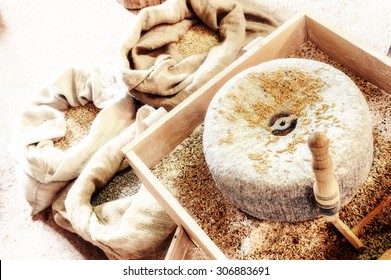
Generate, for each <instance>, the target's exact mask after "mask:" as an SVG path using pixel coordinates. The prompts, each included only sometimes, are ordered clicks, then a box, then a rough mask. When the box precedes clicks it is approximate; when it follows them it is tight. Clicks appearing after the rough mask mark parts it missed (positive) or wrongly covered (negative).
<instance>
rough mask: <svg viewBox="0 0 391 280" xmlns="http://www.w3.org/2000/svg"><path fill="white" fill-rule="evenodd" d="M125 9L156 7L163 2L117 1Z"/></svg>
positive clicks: (153, 0) (149, 0)
mask: <svg viewBox="0 0 391 280" xmlns="http://www.w3.org/2000/svg"><path fill="white" fill-rule="evenodd" d="M118 1H119V2H120V3H121V4H122V5H123V6H124V7H125V8H126V9H129V10H138V9H142V8H145V7H149V6H156V5H159V4H161V3H163V2H164V1H165V0H118Z"/></svg>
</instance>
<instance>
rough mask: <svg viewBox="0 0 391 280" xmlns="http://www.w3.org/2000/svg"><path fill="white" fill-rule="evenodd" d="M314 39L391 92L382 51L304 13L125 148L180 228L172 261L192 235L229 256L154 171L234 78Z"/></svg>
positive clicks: (214, 254)
mask: <svg viewBox="0 0 391 280" xmlns="http://www.w3.org/2000/svg"><path fill="white" fill-rule="evenodd" d="M308 41H310V42H312V43H314V44H315V45H316V46H317V47H318V48H320V49H321V50H322V51H323V52H324V53H326V54H327V55H328V56H330V57H331V58H332V59H334V60H335V61H336V62H338V63H340V64H341V65H343V66H344V67H346V68H347V69H349V70H351V71H352V72H353V73H355V74H356V75H358V76H360V77H362V78H363V79H365V80H367V81H368V82H371V83H373V84H374V85H376V86H378V87H379V88H381V89H383V90H384V91H386V92H391V78H390V77H391V59H390V58H388V57H387V56H385V55H381V54H378V53H376V52H375V51H373V50H371V49H370V48H369V47H367V46H365V45H364V44H363V43H362V42H359V41H358V40H357V39H355V38H353V37H352V36H350V35H347V34H344V33H343V32H341V31H340V30H338V29H337V28H335V27H333V26H331V25H329V24H327V23H325V22H324V21H323V20H321V19H320V18H319V17H318V16H314V15H312V14H310V13H307V12H305V13H299V14H298V15H296V16H295V17H293V18H292V19H291V20H289V21H287V22H286V23H284V24H283V25H282V26H281V27H279V28H278V29H277V30H276V31H274V32H273V33H271V34H270V35H269V36H268V37H266V38H264V39H263V40H257V41H255V44H254V45H253V46H252V47H251V48H250V49H249V50H248V51H246V52H245V53H244V54H243V55H242V56H241V57H240V58H238V59H237V60H236V61H235V62H233V63H232V64H231V65H230V66H228V67H227V68H226V69H224V70H223V71H222V72H221V73H220V74H219V75H217V76H216V77H214V78H213V79H211V80H210V81H209V82H208V83H206V84H205V85H204V86H203V87H201V88H200V89H199V90H198V91H196V92H195V93H193V94H192V95H191V96H190V97H188V98H187V99H186V100H184V101H183V102H182V103H181V104H179V105H178V106H177V107H176V108H174V109H173V110H172V111H170V112H169V113H168V114H167V115H166V116H164V117H163V118H162V119H160V120H159V121H158V122H157V123H155V124H154V125H153V126H152V127H151V128H150V129H148V130H147V131H146V132H144V133H143V134H142V135H140V137H138V138H137V139H135V140H134V141H132V142H131V143H129V144H128V145H127V146H125V147H124V148H123V152H124V153H125V154H126V156H127V159H128V160H129V163H130V165H131V167H132V168H133V169H134V172H135V174H136V175H137V176H138V177H139V179H140V180H141V182H142V183H143V184H144V185H145V186H146V188H147V189H148V190H149V191H150V192H151V193H152V194H153V196H154V197H155V198H156V199H157V200H158V201H159V202H160V203H161V205H162V206H163V207H164V208H165V210H166V211H167V213H168V214H169V215H170V216H171V218H172V219H173V220H174V221H175V222H176V223H177V224H178V226H179V227H178V230H177V232H176V234H175V235H174V239H173V242H172V244H171V247H170V248H169V251H168V253H167V258H168V259H172V258H175V259H180V258H181V257H183V255H184V253H185V251H186V248H187V246H188V244H187V241H186V240H188V239H187V237H189V238H190V239H191V241H192V242H193V243H194V244H196V245H197V246H198V247H199V248H200V249H202V250H203V251H204V252H205V253H206V254H207V255H208V257H210V258H211V259H225V258H226V256H225V255H224V253H223V252H222V251H221V250H220V249H219V248H218V247H217V246H216V245H215V244H214V243H213V241H212V240H211V239H210V238H209V237H208V235H207V234H206V233H205V232H204V231H203V230H202V228H201V227H200V226H199V225H198V224H197V223H196V222H195V220H194V219H193V218H192V217H191V216H190V215H189V214H188V213H187V212H186V210H185V209H184V208H183V207H182V205H181V204H180V203H179V202H178V201H177V200H176V199H175V198H174V196H173V195H172V194H171V193H170V192H169V191H168V190H167V189H166V188H165V187H164V185H163V184H162V183H161V182H160V181H159V180H158V179H157V177H156V176H155V175H154V174H153V173H152V172H151V170H150V168H151V167H153V166H154V165H156V164H157V163H159V162H160V161H161V160H162V159H163V158H164V157H165V156H167V155H168V154H170V153H171V152H172V151H173V150H174V149H175V148H176V147H177V146H178V145H179V144H180V143H182V142H183V141H184V140H185V139H186V138H187V137H188V136H189V135H190V134H191V133H192V132H193V131H194V130H195V128H196V127H197V126H199V125H200V124H201V123H202V122H203V120H204V117H205V114H206V111H207V108H208V105H209V102H210V101H211V99H212V98H213V96H214V94H215V93H216V92H217V91H218V90H219V89H220V88H221V87H222V86H223V85H224V84H225V83H226V82H227V81H228V80H229V79H231V78H232V77H234V76H235V75H236V74H238V73H240V72H241V71H243V70H245V69H247V68H249V67H252V66H255V65H257V64H260V63H262V62H266V61H269V60H272V59H278V58H284V57H287V56H289V55H290V54H292V53H293V52H294V51H295V50H297V49H298V48H299V46H300V45H302V44H303V43H305V42H308Z"/></svg>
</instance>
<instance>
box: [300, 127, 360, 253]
mask: <svg viewBox="0 0 391 280" xmlns="http://www.w3.org/2000/svg"><path fill="white" fill-rule="evenodd" d="M308 146H309V148H310V150H311V153H312V169H313V172H314V175H315V183H314V186H313V189H314V195H315V200H316V203H317V205H318V206H319V207H320V210H321V213H322V214H323V217H324V218H325V219H326V221H328V222H331V223H332V224H333V225H334V226H335V227H336V228H337V229H338V230H339V232H340V233H342V235H343V236H344V237H345V238H346V239H347V240H348V241H349V242H350V243H351V244H352V245H353V246H354V247H355V248H356V249H357V250H359V251H362V250H364V249H365V247H364V244H363V243H362V242H361V240H360V239H359V238H358V237H357V236H356V235H355V234H354V233H353V232H352V231H351V230H350V228H349V227H348V226H347V225H345V224H344V223H343V222H342V221H341V220H340V219H339V215H338V211H339V209H340V207H341V197H340V192H339V185H338V182H337V180H336V179H335V176H334V172H333V162H332V160H331V157H330V155H329V139H328V138H327V136H326V134H325V133H322V132H315V133H313V134H312V135H311V136H310V137H309V138H308Z"/></svg>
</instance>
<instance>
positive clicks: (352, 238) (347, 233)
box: [332, 218, 365, 252]
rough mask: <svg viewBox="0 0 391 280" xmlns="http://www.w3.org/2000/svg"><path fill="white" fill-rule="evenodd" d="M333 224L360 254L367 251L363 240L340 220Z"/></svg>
mask: <svg viewBox="0 0 391 280" xmlns="http://www.w3.org/2000/svg"><path fill="white" fill-rule="evenodd" d="M332 224H333V225H334V226H335V227H336V228H337V229H338V230H339V232H340V233H342V235H343V236H344V237H345V238H346V239H347V240H348V241H349V242H350V244H352V245H353V247H354V248H356V249H357V250H358V251H359V252H362V251H364V250H365V246H364V244H363V243H362V242H361V240H360V239H359V238H358V237H357V236H356V235H355V234H354V233H353V232H352V231H351V230H350V228H349V227H348V226H347V225H345V223H343V222H342V221H341V220H340V219H339V218H337V219H335V220H334V221H332Z"/></svg>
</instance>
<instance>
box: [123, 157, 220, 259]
mask: <svg viewBox="0 0 391 280" xmlns="http://www.w3.org/2000/svg"><path fill="white" fill-rule="evenodd" d="M126 156H127V158H128V160H129V163H130V166H131V167H132V168H133V171H134V173H135V174H136V175H137V177H138V178H139V179H140V180H141V182H142V183H143V184H144V186H145V187H146V188H147V189H148V190H149V191H150V192H151V194H152V195H153V197H154V198H155V199H156V200H157V201H158V202H159V203H160V205H161V206H162V207H163V208H164V210H165V211H166V213H167V214H168V215H169V216H170V217H171V218H172V219H173V220H174V222H175V223H176V224H177V225H181V226H183V228H184V229H185V230H186V232H187V234H188V235H189V237H190V239H191V240H192V241H193V242H194V244H195V245H197V246H198V247H199V248H201V249H202V250H203V251H204V252H205V253H206V254H207V255H208V256H209V257H210V258H211V259H216V260H224V259H227V258H226V256H225V255H224V253H223V252H221V250H220V249H219V248H218V247H217V246H216V244H215V243H214V242H213V241H212V240H211V239H210V238H209V236H208V235H207V234H206V233H205V232H204V231H203V230H202V228H201V227H200V226H199V225H198V224H197V222H196V221H195V220H194V219H193V218H192V217H191V216H190V215H189V213H187V212H186V210H185V209H184V208H183V207H182V206H181V205H180V203H179V202H178V200H176V199H175V197H174V196H173V195H172V194H171V193H170V192H169V191H168V190H167V189H166V188H165V187H164V186H163V184H162V183H161V182H160V181H159V180H158V179H157V178H156V177H155V175H153V173H152V172H151V171H150V170H149V168H148V167H147V166H146V165H145V164H144V163H143V162H142V161H141V159H140V158H139V157H138V156H137V155H136V154H135V152H134V151H128V152H127V153H126Z"/></svg>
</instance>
